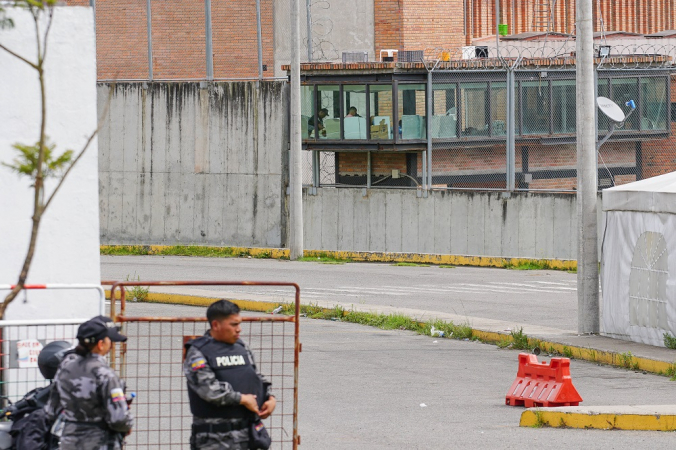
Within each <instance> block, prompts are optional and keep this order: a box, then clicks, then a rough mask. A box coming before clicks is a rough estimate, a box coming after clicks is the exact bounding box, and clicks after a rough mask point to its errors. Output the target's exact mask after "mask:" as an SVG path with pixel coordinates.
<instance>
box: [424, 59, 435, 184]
mask: <svg viewBox="0 0 676 450" xmlns="http://www.w3.org/2000/svg"><path fill="white" fill-rule="evenodd" d="M433 95H434V94H433V92H432V71H431V70H428V71H427V113H426V114H427V120H426V122H427V189H428V190H430V189H432V114H433V113H434V111H433V109H432V102H433V101H434V98H433Z"/></svg>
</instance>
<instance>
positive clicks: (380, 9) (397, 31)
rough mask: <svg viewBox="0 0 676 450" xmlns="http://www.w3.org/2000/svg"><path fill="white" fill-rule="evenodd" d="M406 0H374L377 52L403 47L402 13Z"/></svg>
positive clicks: (377, 56)
mask: <svg viewBox="0 0 676 450" xmlns="http://www.w3.org/2000/svg"><path fill="white" fill-rule="evenodd" d="M405 1H406V0H374V5H373V6H374V15H375V23H374V28H375V47H376V48H375V54H376V58H379V56H380V50H382V49H390V48H391V49H397V50H400V49H401V48H402V47H403V42H404V40H403V35H402V14H403V8H404V2H405Z"/></svg>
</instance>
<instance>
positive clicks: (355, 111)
mask: <svg viewBox="0 0 676 450" xmlns="http://www.w3.org/2000/svg"><path fill="white" fill-rule="evenodd" d="M343 114H345V117H344V118H343V121H344V124H343V127H344V133H345V139H366V138H367V134H368V133H367V121H366V117H365V116H366V85H364V84H360V85H345V86H343ZM339 126H340V125H339Z"/></svg>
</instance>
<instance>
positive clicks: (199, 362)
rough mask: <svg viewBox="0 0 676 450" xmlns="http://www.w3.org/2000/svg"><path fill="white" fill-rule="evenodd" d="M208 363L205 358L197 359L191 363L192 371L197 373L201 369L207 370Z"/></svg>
mask: <svg viewBox="0 0 676 450" xmlns="http://www.w3.org/2000/svg"><path fill="white" fill-rule="evenodd" d="M206 365H207V361H206V360H205V359H204V358H195V359H193V360H192V361H191V362H190V370H192V371H193V372H196V371H198V370H200V369H203V368H205V367H206Z"/></svg>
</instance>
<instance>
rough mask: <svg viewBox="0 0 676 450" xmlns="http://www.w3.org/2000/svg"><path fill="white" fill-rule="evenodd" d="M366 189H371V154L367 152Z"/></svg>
mask: <svg viewBox="0 0 676 450" xmlns="http://www.w3.org/2000/svg"><path fill="white" fill-rule="evenodd" d="M366 188H367V189H371V152H366Z"/></svg>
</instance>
